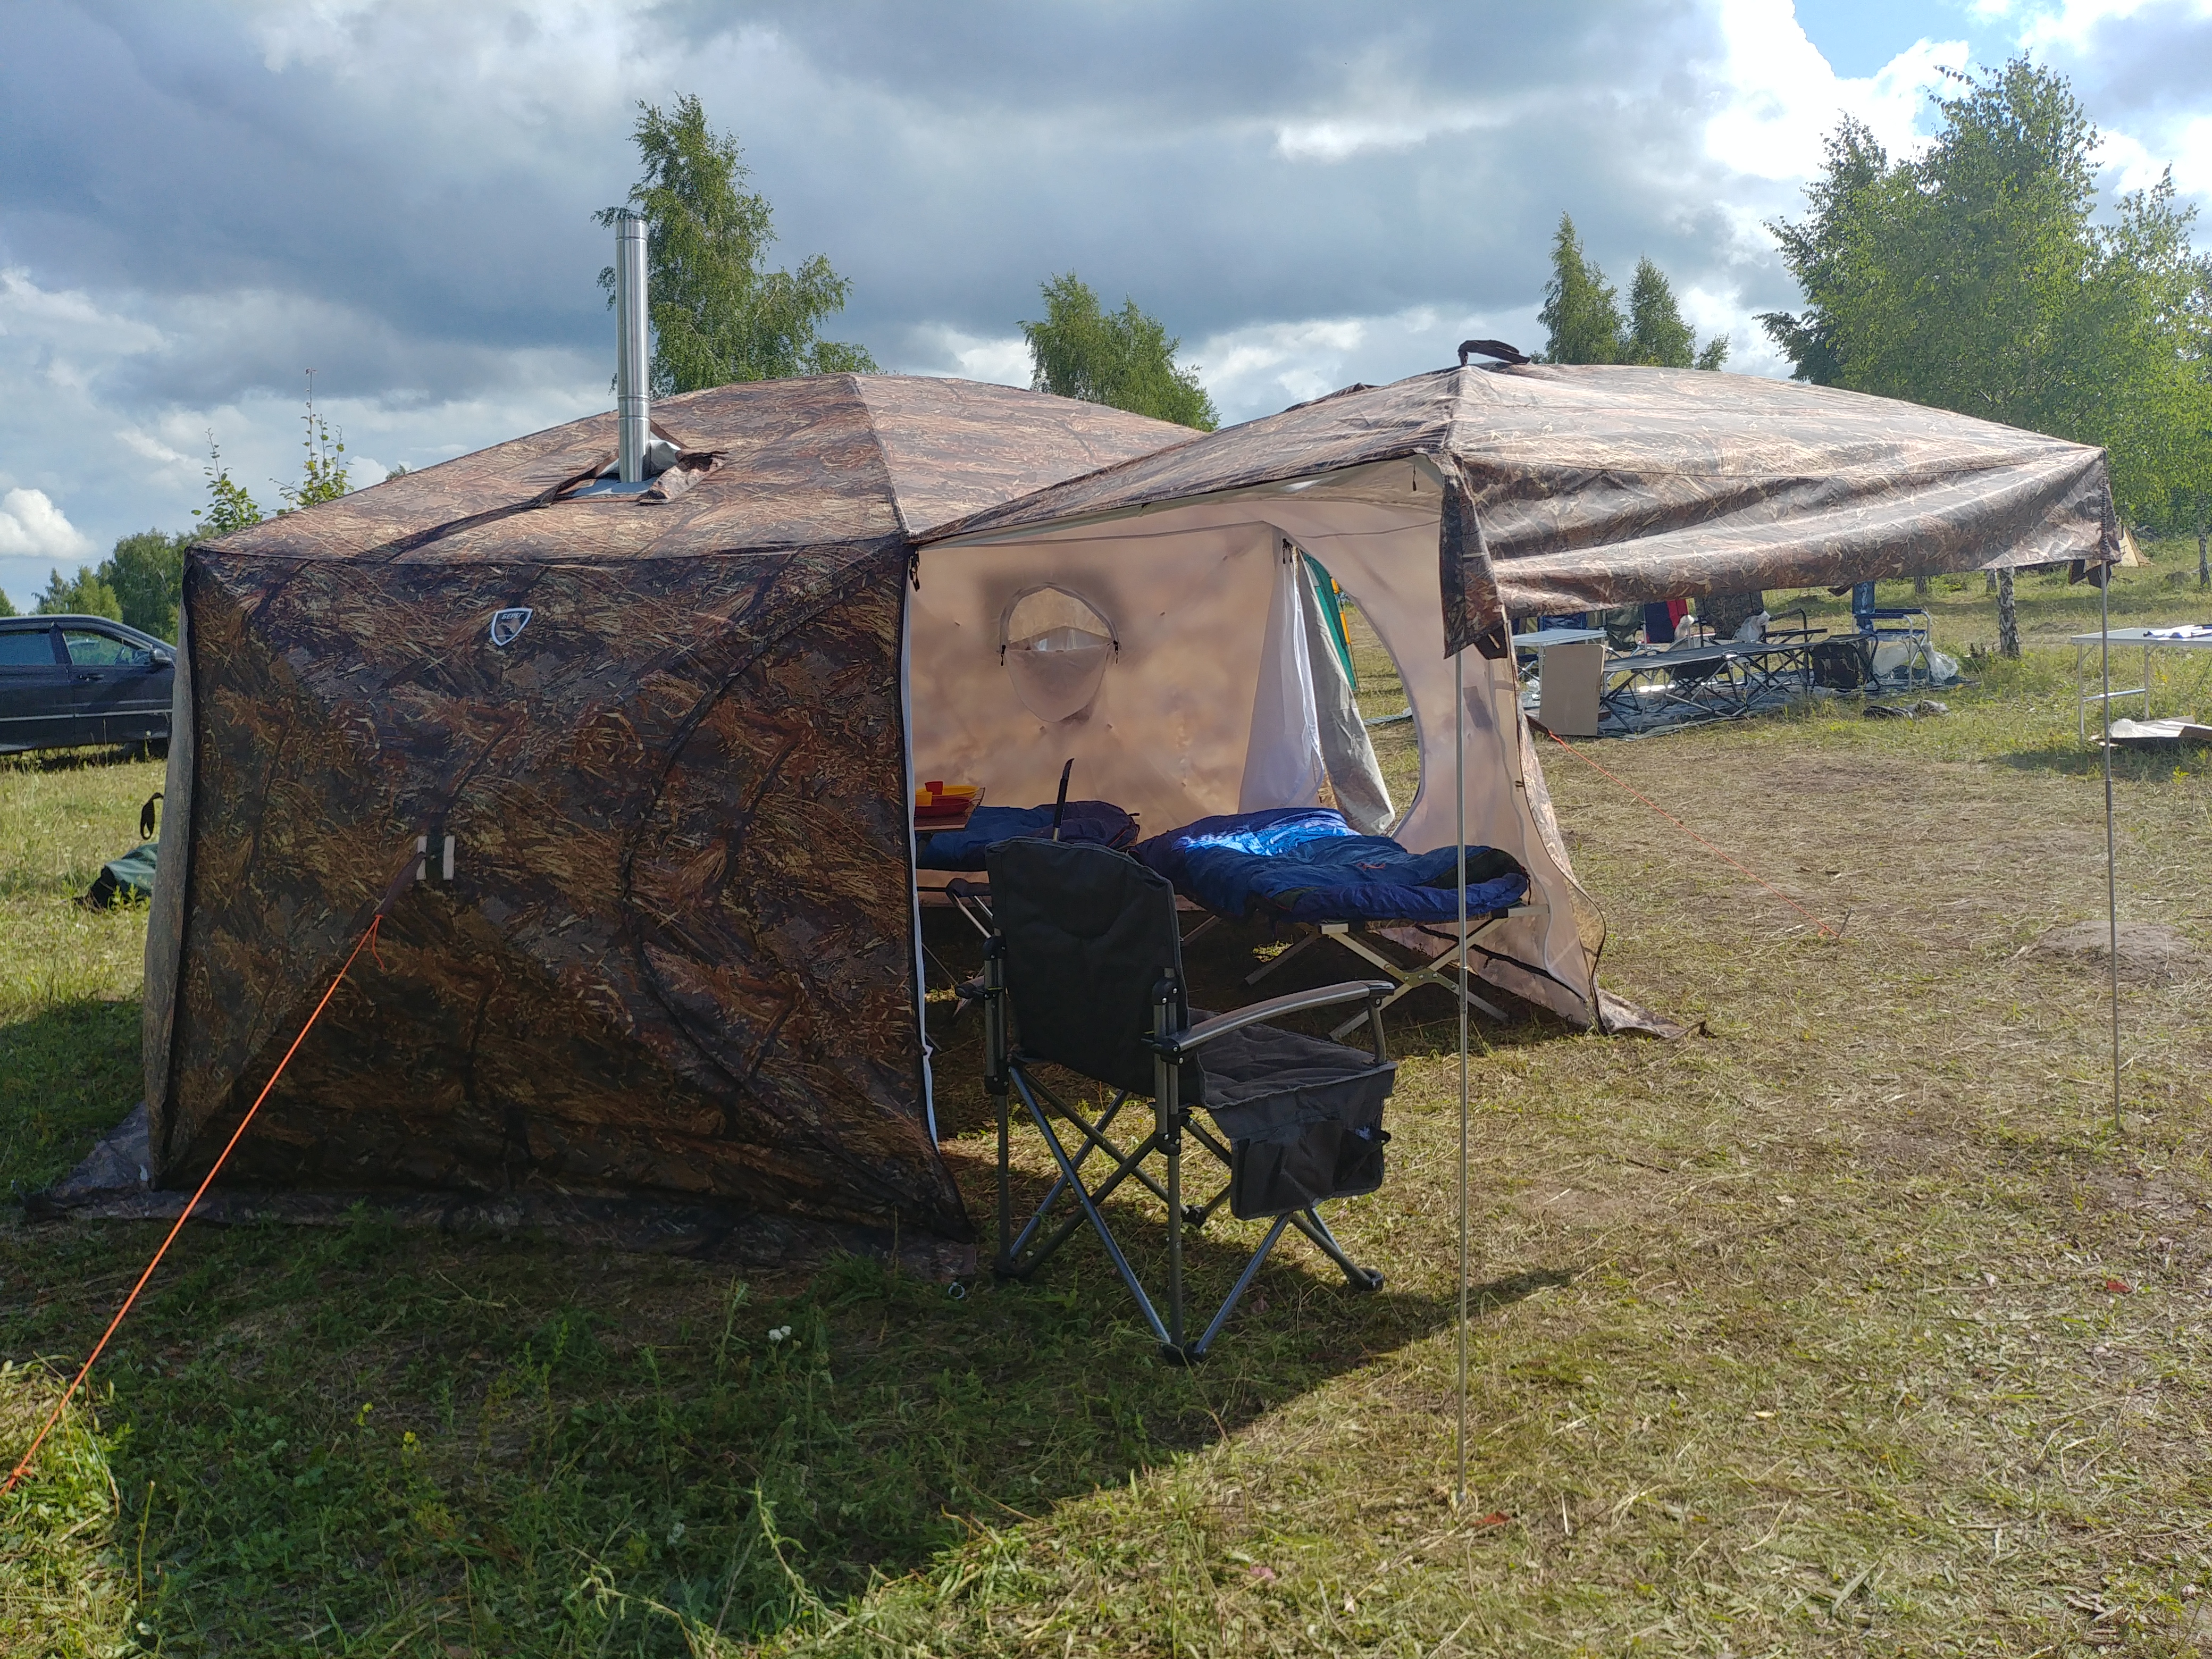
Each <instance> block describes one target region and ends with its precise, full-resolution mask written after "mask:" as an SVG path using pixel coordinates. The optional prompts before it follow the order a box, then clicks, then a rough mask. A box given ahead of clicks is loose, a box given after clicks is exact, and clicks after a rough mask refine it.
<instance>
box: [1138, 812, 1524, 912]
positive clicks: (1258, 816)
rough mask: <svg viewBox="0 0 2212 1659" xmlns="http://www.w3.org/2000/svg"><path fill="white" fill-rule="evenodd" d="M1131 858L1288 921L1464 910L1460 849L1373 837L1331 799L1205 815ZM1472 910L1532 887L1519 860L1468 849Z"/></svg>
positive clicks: (1213, 905) (1187, 892) (1196, 898)
mask: <svg viewBox="0 0 2212 1659" xmlns="http://www.w3.org/2000/svg"><path fill="white" fill-rule="evenodd" d="M1129 850H1130V854H1131V856H1133V857H1134V858H1136V859H1138V860H1141V861H1142V862H1143V863H1145V864H1146V866H1149V867H1151V868H1152V869H1154V870H1157V871H1158V872H1160V874H1162V875H1164V876H1165V877H1166V878H1168V879H1169V880H1170V881H1171V882H1173V883H1174V884H1176V890H1177V891H1178V892H1180V893H1182V894H1183V895H1184V896H1186V897H1187V898H1189V899H1190V900H1192V901H1193V902H1195V903H1198V904H1202V905H1204V906H1205V907H1206V908H1207V909H1209V910H1212V911H1214V912H1215V913H1217V914H1218V915H1225V916H1235V917H1238V918H1240V919H1241V918H1242V917H1243V916H1245V915H1248V914H1249V913H1250V912H1251V910H1252V909H1253V908H1254V907H1255V906H1256V907H1257V908H1259V909H1260V910H1261V913H1262V914H1264V915H1271V916H1274V917H1276V918H1278V919H1280V920H1283V921H1427V922H1437V921H1455V920H1456V919H1457V917H1458V915H1459V872H1458V865H1459V858H1458V853H1457V849H1456V848H1449V847H1443V848H1437V850H1436V851H1435V852H1433V853H1409V852H1407V850H1406V849H1405V848H1403V847H1402V846H1401V845H1399V843H1398V842H1395V841H1392V840H1391V839H1390V838H1389V836H1363V835H1361V834H1360V833H1359V832H1358V830H1356V829H1353V828H1352V826H1351V825H1350V824H1349V823H1346V822H1345V820H1344V815H1343V814H1342V813H1341V812H1338V811H1334V810H1333V809H1331V808H1329V807H1326V806H1282V807H1275V808H1272V809H1270V810H1268V811H1263V812H1231V813H1226V814H1224V815H1223V816H1221V817H1212V818H1200V819H1199V820H1198V822H1197V823H1188V824H1185V825H1184V826H1183V827H1182V829H1174V830H1170V831H1169V832H1168V833H1167V834H1166V835H1164V836H1153V837H1152V839H1151V840H1150V841H1145V842H1138V843H1137V845H1136V846H1134V847H1133V848H1130V849H1129ZM1467 883H1468V885H1467V913H1468V915H1470V916H1481V915H1490V914H1492V912H1494V911H1498V910H1503V909H1505V908H1509V907H1510V906H1511V905H1514V904H1516V903H1518V902H1520V901H1521V899H1522V897H1523V896H1525V895H1526V894H1527V893H1528V872H1527V871H1525V870H1523V869H1522V867H1521V865H1520V862H1519V860H1516V859H1514V858H1513V857H1511V856H1510V854H1504V853H1501V852H1499V851H1498V850H1497V849H1496V848H1491V847H1470V848H1468V849H1467Z"/></svg>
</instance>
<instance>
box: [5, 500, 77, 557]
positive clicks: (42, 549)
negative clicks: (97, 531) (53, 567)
mask: <svg viewBox="0 0 2212 1659" xmlns="http://www.w3.org/2000/svg"><path fill="white" fill-rule="evenodd" d="M91 551H92V544H91V543H90V542H89V541H88V540H86V539H85V538H84V536H83V535H82V532H79V531H78V529H77V528H76V526H75V525H73V524H71V523H70V521H69V520H67V519H66V518H64V516H63V515H62V510H61V508H59V507H56V506H55V505H54V504H53V503H52V501H48V500H47V499H46V491H45V490H43V489H11V490H9V492H8V493H7V494H6V495H0V556H4V557H14V558H34V559H78V558H82V557H84V556H86V555H87V554H88V553H90V552H91Z"/></svg>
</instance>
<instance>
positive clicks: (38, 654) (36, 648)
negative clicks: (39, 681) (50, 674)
mask: <svg viewBox="0 0 2212 1659" xmlns="http://www.w3.org/2000/svg"><path fill="white" fill-rule="evenodd" d="M55 666H57V664H56V663H55V661H54V636H53V630H52V629H46V628H41V629H37V630H36V631H35V632H34V631H33V630H32V629H27V628H11V629H9V630H8V631H7V632H6V633H4V634H0V668H52V667H55Z"/></svg>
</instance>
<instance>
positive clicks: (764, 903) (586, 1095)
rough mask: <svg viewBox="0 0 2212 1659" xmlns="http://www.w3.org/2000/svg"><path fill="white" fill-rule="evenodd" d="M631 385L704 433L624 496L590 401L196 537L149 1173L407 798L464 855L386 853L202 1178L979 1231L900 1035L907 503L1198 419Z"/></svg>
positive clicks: (327, 941)
mask: <svg viewBox="0 0 2212 1659" xmlns="http://www.w3.org/2000/svg"><path fill="white" fill-rule="evenodd" d="M654 413H655V416H656V426H657V428H659V430H660V431H661V433H662V434H663V435H665V436H666V437H667V438H669V439H670V440H671V441H673V442H674V443H676V444H677V445H678V447H680V449H681V450H682V452H683V455H682V459H680V460H678V462H677V464H676V465H674V466H673V467H671V468H669V469H668V470H667V471H664V472H662V473H661V474H660V475H659V478H658V479H657V480H656V481H655V483H654V485H653V488H652V489H649V490H647V492H645V493H644V494H642V495H585V494H580V486H582V485H583V484H584V483H586V481H587V480H588V479H590V478H591V477H592V476H593V475H595V474H597V473H598V472H599V471H601V469H602V468H603V467H604V466H605V465H606V463H607V462H608V460H609V459H610V457H611V453H612V451H613V437H612V430H613V421H612V419H611V417H605V416H603V417H598V418H594V419H590V420H584V421H579V422H574V423H573V424H571V425H568V426H565V427H560V428H555V429H554V430H551V431H549V432H544V433H540V434H538V435H536V436H534V437H530V438H526V439H522V440H520V441H516V442H513V443H507V444H502V445H500V446H498V447H495V448H491V449H488V450H484V451H482V452H480V453H476V454H473V455H469V456H465V457H463V458H461V459H458V460H454V461H451V462H448V463H447V464H445V465H441V466H436V467H432V468H429V469H427V470H425V471H421V472H416V473H411V474H409V475H406V476H404V477H399V478H398V479H395V480H392V481H391V482H389V483H383V484H379V485H377V486H376V487H374V488H373V489H366V490H362V491H361V492H359V493H357V494H356V495H349V496H347V497H345V498H344V499H343V500H342V501H334V502H331V503H329V504H327V505H325V506H321V507H314V508H312V509H309V510H307V511H306V512H303V513H295V514H292V515H289V516H287V517H284V518H282V519H277V520H272V521H270V522H269V523H266V524H264V525H261V526H257V527H255V528H253V529H251V530H247V531H243V532H239V533H238V534H236V535H234V536H230V537H228V538H224V539H222V541H219V542H216V543H212V544H207V545H204V546H200V547H197V548H194V549H193V550H191V554H190V556H189V558H188V560H187V564H186V571H185V603H184V618H185V620H184V632H183V640H182V650H181V653H180V662H179V691H178V694H177V698H178V718H177V720H176V722H175V737H174V741H173V749H172V754H171V762H170V781H169V784H168V799H169V808H170V813H169V817H168V819H167V823H165V824H164V825H163V827H162V846H161V872H162V877H163V879H162V883H161V887H160V890H159V892H158V894H157V896H156V900H155V907H154V913H153V917H152V926H151V930H150V938H149V943H148V947H147V969H148V972H147V993H146V1001H145V1011H146V1012H145V1027H146V1030H145V1055H146V1101H147V1107H148V1121H147V1137H148V1139H147V1145H148V1151H149V1161H150V1170H151V1176H152V1180H153V1184H154V1185H155V1187H156V1188H169V1189H173V1188H179V1187H187V1186H189V1185H190V1184H191V1183H192V1182H194V1181H195V1180H196V1179H197V1177H199V1176H201V1175H202V1174H203V1173H204V1171H205V1170H207V1169H208V1167H209V1166H210V1161H211V1160H212V1159H213V1158H215V1157H216V1154H217V1153H218V1152H220V1150H221V1149H222V1146H223V1144H224V1143H225V1141H226V1140H227V1139H228V1138H229V1136H230V1133H231V1131H232V1129H233V1128H234V1126H235V1125H236V1123H237V1122H238V1121H239V1119H240V1115H241V1114H242V1113H243V1112H244V1111H245V1110H246V1108H247V1106H248V1105H249V1104H250V1103H252V1099H253V1098H254V1096H255V1095H256V1094H257V1093H258V1091H259V1090H260V1089H261V1087H262V1086H263V1085H264V1083H265V1082H266V1080H267V1079H268V1078H269V1077H270V1073H271V1072H272V1070H273V1069H274V1068H275V1067H276V1064H277V1062H278V1060H279V1058H280V1057H281V1056H282V1055H283V1052H284V1049H285V1047H286V1045H287V1044H288V1043H289V1042H290V1041H291V1039H292V1037H293V1036H294V1035H295V1033H296V1032H297V1031H298V1030H299V1029H300V1026H301V1021H302V1020H303V1018H305V1017H306V1015H307V1012H308V1010H309V1009H310V1008H311V1007H312V1006H313V1003H314V1000H315V999H316V997H317V996H319V994H321V992H322V990H323V988H324V987H325V985H326V984H327V983H328V982H329V981H330V979H331V975H332V974H333V972H334V971H335V969H337V965H338V963H340V962H341V961H342V960H343V958H344V957H345V955H346V953H347V951H349V949H350V948H351V947H352V946H353V945H354V943H355V941H356V939H358V938H359V937H360V936H361V934H362V930H363V928H364V927H365V926H366V924H367V923H368V919H369V918H370V916H371V915H372V914H373V913H374V910H375V909H376V908H377V906H378V904H379V902H380V899H381V898H382V897H383V896H384V895H385V894H386V890H387V888H388V887H389V885H390V884H391V883H392V878H393V877H394V875H395V873H397V872H401V871H402V870H403V869H405V868H408V867H409V866H411V864H412V862H413V857H414V849H415V848H416V842H417V840H418V838H421V839H424V840H426V841H427V842H428V843H429V845H430V846H431V847H432V848H434V849H437V850H438V851H442V847H443V842H444V838H445V837H447V836H451V837H453V846H454V856H453V876H452V880H451V882H450V884H446V883H444V882H442V881H441V880H438V879H436V878H438V877H440V876H441V875H442V873H443V872H442V859H441V858H439V857H435V856H434V858H433V860H432V875H433V878H434V879H433V881H431V882H429V883H422V884H412V885H410V888H409V889H408V890H406V891H404V892H403V893H402V894H401V895H400V896H399V898H398V901H397V902H395V904H394V905H393V906H392V910H391V913H390V914H389V915H388V916H387V917H386V919H385V920H384V921H383V922H382V924H381V925H380V929H379V936H378V938H377V939H376V941H375V943H374V953H375V957H376V960H375V961H374V963H372V962H371V960H370V959H369V958H368V957H364V958H363V959H362V969H361V971H358V972H356V974H355V975H352V976H351V977H350V978H349V981H347V983H346V985H345V986H344V987H343V988H342V989H341V990H340V991H339V993H338V994H337V998H336V999H335V1000H334V1001H333V1002H332V1004H331V1007H330V1009H329V1010H328V1012H325V1014H324V1016H323V1017H322V1019H321V1022H320V1023H319V1025H318V1026H317V1028H316V1030H315V1034H314V1037H313V1041H312V1042H309V1043H307V1045H305V1046H304V1047H303V1048H301V1051H300V1053H299V1054H298V1056H297V1058H296V1059H295V1060H293V1061H292V1063H291V1066H290V1067H289V1070H288V1071H287V1072H286V1073H285V1074H284V1077H283V1081H282V1083H281V1084H280V1085H279V1086H278V1087H277V1089H276V1092H275V1093H274V1094H273V1095H271V1097H270V1100H269V1102H268V1103H267V1104H266V1105H265V1106H264V1108H263V1109H262V1110H261V1112H260V1115H258V1118H257V1119H256V1120H255V1122H254V1126H253V1131H252V1133H251V1134H249V1135H247V1136H246V1138H245V1139H243V1140H242V1141H241V1142H240V1145H239V1146H238V1148H237V1151H236V1152H234V1154H233V1155H232V1158H231V1159H230V1162H229V1164H228V1166H227V1167H226V1170H225V1174H224V1179H223V1185H224V1188H233V1189H244V1190H247V1191H252V1190H260V1191H264V1192H270V1191H282V1192H284V1193H287V1194H348V1193H354V1192H364V1193H389V1192H398V1193H407V1192H413V1193H416V1194H421V1193H426V1192H427V1193H433V1194H437V1193H442V1194H448V1195H449V1198H448V1200H447V1201H448V1202H453V1201H457V1200H459V1199H460V1198H463V1197H466V1196H468V1195H471V1194H473V1195H476V1196H477V1197H479V1198H482V1197H485V1196H489V1195H498V1196H499V1197H500V1198H501V1200H502V1201H503V1203H504V1204H505V1205H506V1208H505V1209H504V1210H502V1211H501V1212H500V1213H501V1214H502V1215H513V1216H520V1217H523V1218H531V1217H538V1218H550V1219H552V1220H554V1221H556V1222H567V1221H573V1220H574V1219H576V1218H579V1217H581V1218H586V1219H588V1218H593V1217H598V1218H601V1219H604V1220H606V1221H607V1222H608V1225H617V1223H619V1222H621V1221H622V1220H623V1217H624V1215H626V1214H628V1213H629V1212H626V1211H624V1210H623V1207H622V1206H624V1205H626V1204H629V1201H630V1200H637V1199H640V1198H647V1199H651V1200H656V1201H658V1202H660V1203H663V1204H667V1203H675V1204H678V1205H690V1206H694V1207H693V1209H692V1210H691V1211H690V1212H687V1214H688V1215H689V1225H690V1226H691V1228H692V1230H693V1231H698V1230H699V1229H701V1228H704V1229H706V1230H707V1231H710V1232H714V1233H718V1234H720V1235H724V1236H725V1243H726V1244H727V1246H728V1248H730V1249H733V1250H735V1251H736V1252H737V1253H738V1254H742V1255H755V1256H761V1255H766V1256H771V1257H772V1256H776V1255H785V1254H792V1253H797V1254H801V1255H804V1254H808V1253H811V1252H814V1251H817V1250H818V1249H821V1248H823V1247H824V1246H826V1245H831V1244H840V1243H842V1244H847V1245H854V1246H863V1247H865V1246H869V1245H876V1244H881V1243H887V1242H888V1241H889V1239H890V1237H891V1235H892V1234H893V1233H894V1232H895V1231H896V1232H902V1233H903V1235H904V1236H905V1237H906V1239H907V1241H908V1243H912V1244H914V1245H915V1246H916V1247H917V1248H919V1249H923V1250H925V1251H926V1250H927V1249H928V1248H930V1247H932V1245H933V1243H940V1244H950V1245H951V1246H954V1247H958V1246H959V1245H961V1244H962V1243H963V1242H964V1241H966V1240H967V1239H968V1238H969V1236H970V1233H969V1221H968V1218H967V1216H966V1214H965V1213H964V1212H963V1208H962V1206H961V1202H960V1199H959V1196H958V1194H957V1192H956V1191H955V1189H954V1188H953V1185H952V1182H951V1179H950V1177H949V1176H948V1175H947V1173H946V1171H945V1166H944V1164H943V1163H942V1162H941V1160H940V1159H939V1157H938V1154H937V1151H936V1148H935V1146H934V1145H933V1137H932V1134H931V1132H930V1124H929V1117H928V1112H927V1085H926V1080H925V1078H924V1073H923V1066H922V1049H921V1029H920V1024H919V1013H920V1008H921V994H920V980H919V974H918V969H917V962H916V944H915V929H914V927H913V915H914V907H913V887H912V881H913V876H912V869H911V865H910V840H909V836H908V814H907V808H906V801H907V799H908V776H907V761H906V742H905V710H904V708H903V706H902V696H901V685H900V650H901V630H902V618H903V601H904V597H905V595H906V594H907V592H908V585H907V577H908V561H909V548H910V546H911V544H912V540H913V538H914V537H915V536H916V535H917V534H919V533H921V532H925V531H926V530H927V529H928V528H929V527H930V526H933V525H936V524H939V523H942V522H944V521H945V520H948V519H951V518H953V517H955V516H957V515H959V514H962V513H969V512H973V511H975V509H976V508H978V507H985V506H988V505H991V504H993V503H994V502H998V501H1005V500H1008V499H1011V498H1012V497H1014V496H1016V495H1021V494H1024V493H1026V492H1028V491H1030V490H1033V489H1037V488H1039V487H1040V486H1042V485H1044V484H1048V483H1054V482H1055V481H1057V480H1059V479H1061V478H1065V477H1071V476H1073V475H1075V474H1078V473H1081V472H1085V471H1091V470H1093V469H1095V468H1097V467H1098V466H1101V465H1106V464H1108V463H1111V462H1115V461H1118V460H1121V459H1126V458H1127V457H1129V456H1131V455H1134V454H1138V453H1146V452H1148V451H1151V450H1155V449H1158V448H1159V447H1161V446H1162V445H1163V444H1164V443H1165V442H1170V441H1176V440H1177V439H1179V438H1182V437H1187V436H1188V434H1187V433H1185V432H1183V431H1182V429H1181V428H1173V427H1167V426H1164V425H1162V424H1160V423H1158V422H1153V421H1149V420H1146V419H1143V418H1140V417H1139V416H1131V415H1126V414H1123V413H1121V412H1120V411H1118V410H1111V409H1104V408H1101V407H1099V406H1097V405H1095V404H1082V403H1075V402H1071V401H1068V400H1066V399H1062V398H1049V397H1044V396H1041V395H1037V394H1035V393H1030V392H1017V391H1010V390H1007V389H1006V388H1003V387H998V386H979V385H975V384H971V383H968V382H963V381H956V380H920V379H905V378H899V377H892V376H881V377H876V376H871V377H854V376H836V377H825V378H820V379H814V380H785V381H775V382H766V383H760V384H754V385H744V386H727V387H724V388H721V389H719V390H716V391H711V392H699V393H695V394H692V395H690V396H687V397H679V398H671V399H668V400H665V401H664V402H662V403H660V404H659V405H658V406H657V408H656V409H655V411H654ZM525 612H526V613H527V614H526V615H525V614H524V613H525ZM499 613H506V614H505V617H504V620H503V621H502V622H501V625H500V628H499V629H498V630H496V632H497V634H499V635H507V637H506V638H505V641H504V642H503V643H502V642H501V641H500V639H499V638H498V637H495V629H493V627H492V619H493V618H494V617H495V615H497V614H499ZM611 1206H612V1207H611ZM956 1253H957V1248H956Z"/></svg>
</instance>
